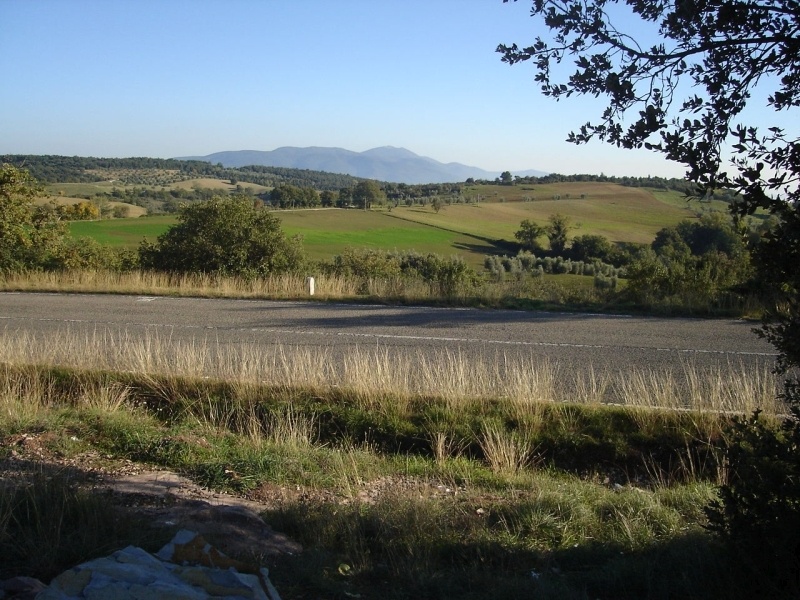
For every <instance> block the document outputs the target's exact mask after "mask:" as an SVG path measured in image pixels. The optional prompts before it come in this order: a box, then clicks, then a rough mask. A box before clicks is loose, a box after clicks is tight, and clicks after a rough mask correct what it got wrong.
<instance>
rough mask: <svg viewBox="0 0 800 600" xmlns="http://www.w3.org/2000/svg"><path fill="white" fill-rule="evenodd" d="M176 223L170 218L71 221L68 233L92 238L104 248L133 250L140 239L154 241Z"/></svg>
mask: <svg viewBox="0 0 800 600" xmlns="http://www.w3.org/2000/svg"><path fill="white" fill-rule="evenodd" d="M176 222H177V219H176V218H175V217H172V216H159V217H138V218H131V219H104V220H102V221H72V222H71V223H70V224H69V232H70V234H71V235H72V236H73V237H89V238H93V239H95V240H97V241H98V242H100V243H101V244H103V245H105V246H115V247H130V248H135V247H137V246H138V245H139V242H141V241H142V239H145V238H146V239H148V240H150V241H155V239H156V238H157V237H158V236H159V235H161V234H162V233H164V232H165V231H166V230H167V229H169V228H170V227H171V226H172V225H174V224H175V223H176Z"/></svg>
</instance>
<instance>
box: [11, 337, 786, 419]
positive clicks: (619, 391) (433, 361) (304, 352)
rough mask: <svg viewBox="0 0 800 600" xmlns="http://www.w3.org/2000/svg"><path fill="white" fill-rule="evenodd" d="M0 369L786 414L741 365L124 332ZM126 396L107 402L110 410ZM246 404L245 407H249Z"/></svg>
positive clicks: (393, 409)
mask: <svg viewBox="0 0 800 600" xmlns="http://www.w3.org/2000/svg"><path fill="white" fill-rule="evenodd" d="M0 363H5V364H10V365H18V366H21V365H34V364H39V365H42V364H44V365H55V366H65V367H73V368H85V369H93V370H110V371H120V372H130V373H136V374H142V375H152V376H159V377H164V376H166V377H180V378H199V379H214V380H222V381H226V382H229V383H230V384H233V385H237V386H240V387H241V388H242V389H243V390H245V391H246V388H247V386H262V385H269V386H272V387H274V388H277V389H287V390H289V389H297V388H307V389H320V390H331V389H339V390H345V391H346V392H347V393H348V395H349V397H351V398H354V399H356V400H357V401H358V402H359V403H361V404H362V405H363V406H364V407H365V408H369V409H373V410H385V411H387V412H390V413H400V414H407V413H408V411H410V410H412V405H413V403H414V402H418V401H420V400H422V399H424V398H431V397H434V398H437V399H439V400H444V401H445V402H446V404H447V405H448V406H449V407H450V408H452V409H458V408H461V407H464V406H468V405H470V404H471V403H475V402H487V401H492V402H494V401H502V402H507V403H510V404H511V405H512V407H513V411H514V413H515V414H516V416H517V417H518V418H519V419H525V420H528V421H529V422H530V421H531V419H530V417H535V415H536V413H537V410H538V407H540V406H541V405H542V404H543V403H552V402H558V403H582V404H603V403H618V404H622V405H625V406H629V407H634V408H639V409H654V408H655V409H669V410H697V411H708V412H722V413H741V414H745V413H749V412H752V411H753V410H754V409H756V408H760V409H761V410H763V411H764V412H765V413H766V414H768V415H769V414H772V415H777V414H783V413H784V412H785V407H784V406H783V405H782V404H781V402H780V401H779V400H778V399H777V393H778V382H777V380H776V378H775V377H774V375H773V374H772V373H770V372H769V371H768V370H767V368H766V367H764V368H762V369H761V370H753V369H749V368H745V367H744V366H743V365H734V364H731V365H728V367H727V368H723V367H715V368H712V369H706V368H700V367H699V366H697V365H695V364H693V363H690V362H687V363H685V364H684V366H683V368H682V369H679V370H673V371H670V370H663V369H662V370H659V369H651V370H643V369H638V370H630V371H624V372H616V373H610V372H598V371H595V370H594V369H593V368H592V367H591V366H590V365H589V366H587V368H586V369H585V370H583V371H580V370H576V369H574V368H573V369H569V370H567V369H559V367H558V365H555V364H553V363H551V362H549V361H546V360H544V361H537V360H535V359H533V358H520V357H509V356H506V355H504V354H497V355H495V356H484V357H483V358H481V359H476V358H475V357H472V356H467V355H465V354H461V353H460V352H457V351H451V350H445V351H441V352H439V353H436V354H434V355H432V356H420V355H418V354H416V353H414V352H409V351H402V350H400V351H398V350H390V349H388V348H385V347H383V348H382V347H372V348H370V347H355V348H354V349H352V351H350V352H349V353H348V354H346V355H345V356H344V357H337V356H334V355H333V354H332V353H331V351H330V350H328V349H325V348H322V349H317V348H309V347H285V346H281V345H275V346H271V347H266V348H265V347H262V346H256V345H253V344H248V343H242V344H238V345H231V344H219V343H216V342H215V341H213V340H208V339H194V340H189V341H183V340H174V339H171V338H170V337H169V336H166V335H164V334H163V333H160V332H159V331H151V332H149V333H148V334H146V335H145V337H143V338H138V337H137V338H134V337H133V336H131V335H129V334H128V333H126V332H124V331H120V332H118V333H114V332H110V331H102V332H93V333H85V334H82V335H76V334H73V333H72V332H70V331H68V330H66V331H62V332H60V333H56V334H48V335H47V336H35V335H32V334H28V333H25V332H21V333H20V332H14V331H10V330H8V329H6V330H2V331H0ZM124 393H125V391H124V389H121V390H113V391H111V392H109V398H108V400H105V401H106V402H110V403H111V404H114V403H117V402H120V397H122V396H124ZM246 396H247V394H241V395H240V397H246Z"/></svg>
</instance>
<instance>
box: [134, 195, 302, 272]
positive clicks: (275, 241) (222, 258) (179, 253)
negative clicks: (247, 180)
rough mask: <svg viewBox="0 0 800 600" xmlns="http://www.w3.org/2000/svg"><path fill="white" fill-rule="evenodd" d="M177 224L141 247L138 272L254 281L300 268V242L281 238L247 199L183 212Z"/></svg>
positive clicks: (275, 223)
mask: <svg viewBox="0 0 800 600" xmlns="http://www.w3.org/2000/svg"><path fill="white" fill-rule="evenodd" d="M178 221H179V222H178V224H177V225H175V226H173V227H171V228H170V229H169V230H168V231H167V232H166V233H164V234H162V235H161V236H159V238H158V240H157V242H156V243H155V244H152V243H148V242H142V244H141V246H140V247H139V257H140V262H141V265H142V267H144V268H149V269H154V270H158V271H168V272H176V273H192V272H196V273H214V274H222V275H236V276H242V277H257V276H264V275H269V274H272V273H283V272H288V271H292V270H295V269H297V268H299V266H300V264H301V263H302V248H301V243H300V239H299V238H298V237H297V236H295V237H292V238H287V237H286V235H285V234H284V233H283V231H282V230H281V226H280V220H279V219H278V218H277V217H276V216H274V215H273V214H272V213H271V212H270V211H269V210H267V209H266V208H264V207H263V206H261V204H260V203H257V202H254V201H253V199H252V198H247V197H235V196H234V197H216V198H212V199H211V200H209V201H207V202H201V203H197V204H192V205H189V206H187V207H184V209H183V212H181V214H180V215H179V217H178Z"/></svg>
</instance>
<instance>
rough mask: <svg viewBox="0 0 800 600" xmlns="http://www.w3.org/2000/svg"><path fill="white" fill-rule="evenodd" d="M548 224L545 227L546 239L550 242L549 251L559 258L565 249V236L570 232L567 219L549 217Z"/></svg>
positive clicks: (557, 215) (562, 216)
mask: <svg viewBox="0 0 800 600" xmlns="http://www.w3.org/2000/svg"><path fill="white" fill-rule="evenodd" d="M549 220H550V224H549V225H548V226H547V227H546V232H547V239H548V240H550V251H551V252H552V253H553V254H554V255H556V256H561V255H562V254H563V253H564V250H565V249H566V247H567V234H568V233H569V230H570V221H569V217H565V216H564V215H559V214H555V215H550V219H549Z"/></svg>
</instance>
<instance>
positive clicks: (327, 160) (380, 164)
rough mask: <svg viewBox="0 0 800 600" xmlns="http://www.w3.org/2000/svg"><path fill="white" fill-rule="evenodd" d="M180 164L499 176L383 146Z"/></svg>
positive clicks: (423, 177)
mask: <svg viewBox="0 0 800 600" xmlns="http://www.w3.org/2000/svg"><path fill="white" fill-rule="evenodd" d="M178 160H202V161H207V162H210V163H214V164H217V163H221V164H222V165H223V166H224V167H245V166H248V165H262V166H267V167H288V168H292V169H309V170H312V171H327V172H328V173H345V174H347V175H352V176H354V177H364V178H366V179H377V180H379V181H390V182H394V183H450V182H459V181H465V180H466V179H468V178H470V177H473V178H475V179H495V178H497V177H499V176H500V172H499V171H497V172H495V171H486V170H484V169H480V168H478V167H470V166H467V165H462V164H460V163H447V164H445V163H441V162H439V161H437V160H434V159H432V158H428V157H425V156H419V155H418V154H414V153H413V152H411V151H410V150H406V149H405V148H395V147H393V146H383V147H381V148H373V149H372V150H366V151H364V152H353V151H351V150H345V149H344V148H322V147H317V146H312V147H310V148H296V147H293V146H285V147H283V148H278V149H276V150H271V151H261V150H235V151H230V152H215V153H214V154H209V155H207V156H182V157H179V158H178ZM512 174H513V175H519V176H521V177H525V176H534V177H539V176H542V175H547V173H546V172H544V171H535V170H528V171H519V172H513V173H512Z"/></svg>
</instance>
